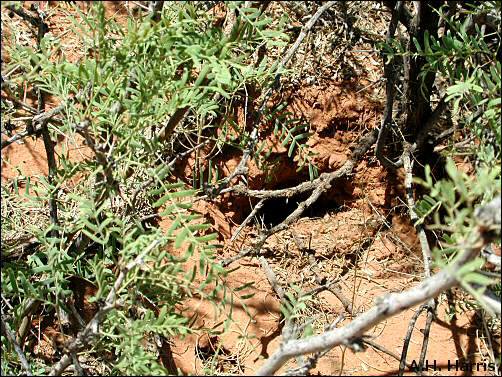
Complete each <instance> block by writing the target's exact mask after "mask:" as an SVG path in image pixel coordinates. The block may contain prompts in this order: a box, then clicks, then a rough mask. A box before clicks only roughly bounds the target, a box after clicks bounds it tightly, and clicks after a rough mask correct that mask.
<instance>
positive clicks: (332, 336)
mask: <svg viewBox="0 0 502 377" xmlns="http://www.w3.org/2000/svg"><path fill="white" fill-rule="evenodd" d="M475 216H476V219H477V221H478V226H477V227H476V228H475V229H474V230H473V232H472V233H471V234H470V237H469V239H468V240H466V241H464V242H463V243H462V244H461V245H460V250H461V252H460V253H459V255H458V256H457V257H456V258H455V259H454V261H453V262H452V263H451V264H450V265H448V266H446V267H445V268H444V269H443V270H441V271H440V272H439V273H437V274H436V275H434V276H431V277H430V278H427V279H425V280H424V281H423V282H422V283H420V284H419V285H417V286H416V287H414V288H411V289H408V290H406V291H404V292H401V293H391V294H387V295H385V296H384V297H381V298H379V299H377V300H376V302H375V306H373V308H371V309H370V310H368V311H367V312H365V313H363V314H361V315H359V316H358V317H357V318H356V319H354V320H353V321H352V322H351V323H350V324H348V325H347V326H344V327H341V328H337V329H335V330H331V331H326V332H324V333H322V334H320V335H316V336H312V337H310V338H308V339H302V340H294V341H289V342H287V343H286V344H281V346H280V348H279V350H278V351H277V352H276V353H275V354H273V355H272V356H271V357H270V358H269V359H268V360H267V361H266V362H265V364H264V365H263V366H262V367H261V368H260V369H259V370H258V371H257V375H260V376H266V375H272V374H274V373H275V372H276V371H277V370H278V369H279V368H280V367H281V366H282V365H284V364H285V363H286V362H287V361H288V360H289V359H290V358H292V357H295V356H297V355H302V354H307V353H313V352H320V351H323V350H326V349H331V348H333V347H335V346H337V345H340V344H346V345H348V344H351V343H352V342H353V341H354V340H355V339H357V338H359V337H361V336H362V335H363V334H364V333H365V332H366V331H368V330H369V329H371V328H372V327H374V326H375V325H376V324H378V323H380V322H382V321H383V320H385V319H387V318H389V317H392V316H394V315H396V314H398V313H401V312H402V311H404V310H406V309H409V308H411V307H413V306H415V305H418V304H420V303H423V302H427V301H428V300H430V299H431V298H434V297H437V296H438V295H439V294H440V293H441V292H443V291H445V290H447V289H449V288H452V287H453V286H455V285H457V284H458V283H459V276H458V274H457V272H458V271H459V269H460V267H462V266H463V265H464V264H465V263H467V262H468V261H470V260H471V259H473V258H474V257H475V256H476V255H478V254H479V252H480V251H481V249H482V248H483V247H484V245H486V244H487V243H489V242H491V241H492V240H493V239H495V238H496V237H499V236H500V217H501V215H500V196H498V197H497V198H495V199H494V200H492V201H491V202H490V203H488V204H487V205H485V206H483V207H481V208H479V209H478V210H477V211H476V212H475Z"/></svg>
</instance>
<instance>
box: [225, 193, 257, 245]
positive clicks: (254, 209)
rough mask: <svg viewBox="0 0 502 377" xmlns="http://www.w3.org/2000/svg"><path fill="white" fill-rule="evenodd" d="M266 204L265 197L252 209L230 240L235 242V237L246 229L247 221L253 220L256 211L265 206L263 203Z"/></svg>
mask: <svg viewBox="0 0 502 377" xmlns="http://www.w3.org/2000/svg"><path fill="white" fill-rule="evenodd" d="M264 204H265V199H261V200H260V201H259V202H258V203H257V204H256V206H255V207H254V208H253V210H252V211H251V213H250V214H249V215H248V217H246V219H245V220H244V221H243V222H242V224H241V225H239V227H238V228H237V230H236V231H235V233H234V234H233V236H232V238H230V242H234V241H235V239H236V238H237V237H238V236H239V234H240V232H241V231H242V229H244V227H245V226H246V225H247V223H248V222H249V221H251V219H252V218H253V217H254V216H255V215H256V213H257V212H258V211H259V210H260V209H261V208H262V207H263V205H264Z"/></svg>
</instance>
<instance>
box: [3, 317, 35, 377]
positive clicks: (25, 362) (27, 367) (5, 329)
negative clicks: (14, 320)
mask: <svg viewBox="0 0 502 377" xmlns="http://www.w3.org/2000/svg"><path fill="white" fill-rule="evenodd" d="M2 334H3V335H4V336H5V337H6V338H7V339H8V340H9V342H11V343H12V345H13V346H14V350H15V351H16V353H17V356H18V357H19V362H20V363H21V366H22V367H23V369H24V370H25V372H26V374H27V375H28V376H32V374H31V367H30V364H28V360H26V356H24V353H23V350H22V349H21V347H19V343H18V342H17V341H16V337H15V336H14V333H13V332H12V331H11V329H10V328H9V324H8V323H7V322H5V321H4V319H3V316H2Z"/></svg>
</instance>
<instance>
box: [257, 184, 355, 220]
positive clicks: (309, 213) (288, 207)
mask: <svg viewBox="0 0 502 377" xmlns="http://www.w3.org/2000/svg"><path fill="white" fill-rule="evenodd" d="M310 194H311V192H308V193H305V194H300V195H296V196H294V197H292V198H289V199H288V200H286V199H285V198H274V199H269V200H267V201H266V202H265V204H264V206H263V208H262V209H261V211H260V217H262V218H263V222H264V224H265V225H266V226H267V227H273V226H276V225H278V224H280V223H281V222H282V221H284V220H285V219H286V218H287V217H288V216H289V215H291V214H292V213H293V211H295V210H296V209H297V208H298V205H299V204H300V203H301V202H303V201H304V200H306V199H307V198H308V197H309V196H310ZM347 200H349V201H350V200H352V197H349V196H347V193H346V192H341V193H340V192H334V190H333V188H332V189H330V190H328V192H326V193H324V194H322V195H321V196H320V197H319V199H318V200H317V201H316V202H315V203H313V204H312V205H311V206H310V207H308V208H307V209H306V210H305V211H303V213H302V214H301V216H300V217H299V218H304V217H323V216H325V215H326V214H328V213H336V212H339V211H342V210H343V209H344V205H343V203H344V202H345V201H347Z"/></svg>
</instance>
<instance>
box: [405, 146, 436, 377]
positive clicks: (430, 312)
mask: <svg viewBox="0 0 502 377" xmlns="http://www.w3.org/2000/svg"><path fill="white" fill-rule="evenodd" d="M401 159H402V161H403V165H404V172H405V177H404V187H405V190H406V199H407V202H408V208H409V212H410V219H411V222H412V223H413V225H414V226H415V229H416V231H417V233H418V238H419V240H420V246H421V248H422V255H423V261H424V274H425V277H426V278H428V277H430V276H431V263H432V253H431V249H430V246H429V241H428V240H427V235H426V234H425V229H424V227H423V224H418V223H417V221H418V219H419V218H418V215H417V213H416V211H415V199H414V198H413V188H412V181H413V163H412V161H411V158H410V145H409V144H408V143H406V142H404V145H403V155H402V157H401ZM436 306H437V304H436V301H435V300H434V299H431V300H429V302H428V303H427V304H426V305H423V307H421V308H420V309H419V310H418V311H417V313H415V315H414V316H413V319H412V320H411V321H410V325H409V326H408V332H407V334H406V338H405V345H404V346H403V350H402V354H401V361H400V364H399V375H400V376H402V373H403V372H404V366H405V363H406V354H407V352H408V344H409V341H410V339H411V334H412V332H413V328H414V327H415V322H416V320H417V318H418V316H419V315H420V312H421V311H422V309H423V310H426V311H427V320H426V323H425V329H424V337H423V341H422V349H421V351H420V359H419V364H418V369H419V370H422V367H423V363H424V361H425V356H426V354H427V345H428V343H429V334H430V330H431V325H432V320H433V319H434V316H435V312H436Z"/></svg>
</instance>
